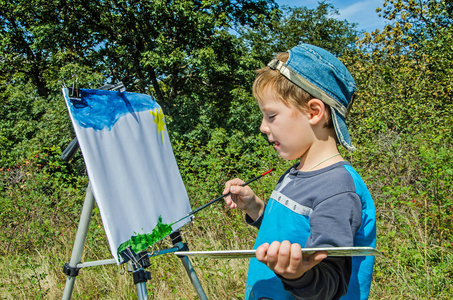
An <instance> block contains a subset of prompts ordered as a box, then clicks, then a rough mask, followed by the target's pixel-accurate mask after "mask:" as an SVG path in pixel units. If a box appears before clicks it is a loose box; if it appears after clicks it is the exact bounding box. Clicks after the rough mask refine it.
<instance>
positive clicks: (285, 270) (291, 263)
mask: <svg viewBox="0 0 453 300" xmlns="http://www.w3.org/2000/svg"><path fill="white" fill-rule="evenodd" d="M326 257H327V251H317V252H315V253H313V254H310V255H308V254H304V255H302V248H301V246H300V245H299V244H297V243H294V244H291V243H290V242H289V241H283V242H282V243H280V242H277V241H275V242H273V243H272V244H271V245H269V244H268V243H265V244H262V245H261V246H259V247H258V248H257V249H256V258H257V259H258V260H259V261H260V262H262V263H264V264H266V265H267V266H268V267H269V268H270V269H271V270H272V271H274V272H275V273H277V274H279V275H281V276H283V277H284V278H286V279H297V278H300V277H301V276H302V275H304V274H305V272H307V271H308V270H310V269H311V268H313V267H314V266H316V265H317V264H319V263H320V262H321V261H322V260H323V259H324V258H326Z"/></svg>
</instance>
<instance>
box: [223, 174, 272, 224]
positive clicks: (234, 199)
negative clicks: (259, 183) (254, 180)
mask: <svg viewBox="0 0 453 300" xmlns="http://www.w3.org/2000/svg"><path fill="white" fill-rule="evenodd" d="M242 184H244V181H242V180H241V179H239V178H235V179H233V180H229V181H227V182H226V183H225V189H224V190H223V193H222V194H223V195H226V194H228V192H230V193H231V194H229V195H228V196H226V197H225V198H224V199H225V203H226V205H228V207H229V208H238V209H241V210H243V211H245V213H246V214H247V215H248V216H249V217H250V218H251V219H252V220H254V221H255V220H256V219H258V217H259V216H260V215H261V214H262V213H263V211H264V208H265V204H264V202H263V201H262V200H261V199H260V198H258V197H257V196H256V195H255V193H254V192H253V191H252V189H251V188H250V187H249V186H241V185H242Z"/></svg>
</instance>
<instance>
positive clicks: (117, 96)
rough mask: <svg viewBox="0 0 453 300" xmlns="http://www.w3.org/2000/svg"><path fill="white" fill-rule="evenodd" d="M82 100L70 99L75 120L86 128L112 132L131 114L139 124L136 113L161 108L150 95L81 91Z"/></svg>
mask: <svg viewBox="0 0 453 300" xmlns="http://www.w3.org/2000/svg"><path fill="white" fill-rule="evenodd" d="M80 95H81V98H68V99H67V101H69V107H70V110H71V114H72V117H73V118H74V120H75V121H76V122H77V123H78V124H79V125H80V126H81V127H84V128H93V129H94V130H96V131H98V130H103V129H108V130H111V129H112V127H113V125H115V123H116V122H118V120H119V119H120V118H121V117H123V116H125V115H128V114H131V115H132V116H133V117H134V118H135V120H137V122H138V118H137V115H136V113H138V112H141V111H145V110H154V109H155V108H159V107H160V106H159V104H157V102H156V101H155V100H154V99H153V98H152V97H151V96H149V95H144V94H137V93H129V92H115V91H104V90H89V89H81V90H80Z"/></svg>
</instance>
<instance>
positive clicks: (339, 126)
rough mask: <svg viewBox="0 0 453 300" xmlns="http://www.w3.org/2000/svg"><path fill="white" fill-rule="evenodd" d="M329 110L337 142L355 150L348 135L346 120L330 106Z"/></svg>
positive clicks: (350, 149)
mask: <svg viewBox="0 0 453 300" xmlns="http://www.w3.org/2000/svg"><path fill="white" fill-rule="evenodd" d="M331 112H332V121H333V125H334V127H335V133H336V134H337V139H338V142H339V143H340V144H341V145H342V146H343V147H345V148H346V149H347V150H349V151H355V150H356V148H355V147H354V146H352V143H351V136H350V135H349V131H348V127H347V126H346V120H345V119H344V118H343V117H342V116H341V115H340V114H339V113H338V112H337V111H335V109H333V108H331Z"/></svg>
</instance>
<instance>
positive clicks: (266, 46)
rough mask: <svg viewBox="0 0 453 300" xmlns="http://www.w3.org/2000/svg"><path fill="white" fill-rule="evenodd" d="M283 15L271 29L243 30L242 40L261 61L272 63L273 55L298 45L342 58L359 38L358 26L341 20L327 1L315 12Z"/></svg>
mask: <svg viewBox="0 0 453 300" xmlns="http://www.w3.org/2000/svg"><path fill="white" fill-rule="evenodd" d="M282 11H283V15H282V17H281V18H280V19H274V21H273V22H272V23H271V29H270V30H269V27H268V26H259V27H258V28H243V29H242V30H241V33H242V35H241V37H242V38H243V39H244V40H245V41H246V43H247V45H248V46H249V48H250V49H251V51H252V53H253V54H254V55H255V56H256V57H259V59H260V60H262V61H264V62H267V61H269V60H270V59H271V58H272V56H273V55H274V53H276V52H281V51H286V50H288V49H291V48H292V47H294V46H296V45H297V44H299V43H308V44H312V45H316V46H320V47H322V48H324V49H326V50H328V51H330V52H332V53H334V54H335V55H338V56H341V55H342V54H343V53H344V51H345V50H346V49H350V48H354V47H355V46H354V44H355V41H356V40H357V38H358V37H359V35H360V32H359V31H358V30H357V24H355V23H350V22H348V21H347V20H338V18H336V16H338V15H339V12H338V10H337V9H335V7H334V6H333V5H332V4H330V3H329V2H328V1H321V2H319V3H318V6H317V7H316V8H314V9H309V8H307V7H287V6H284V7H283V8H282Z"/></svg>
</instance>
